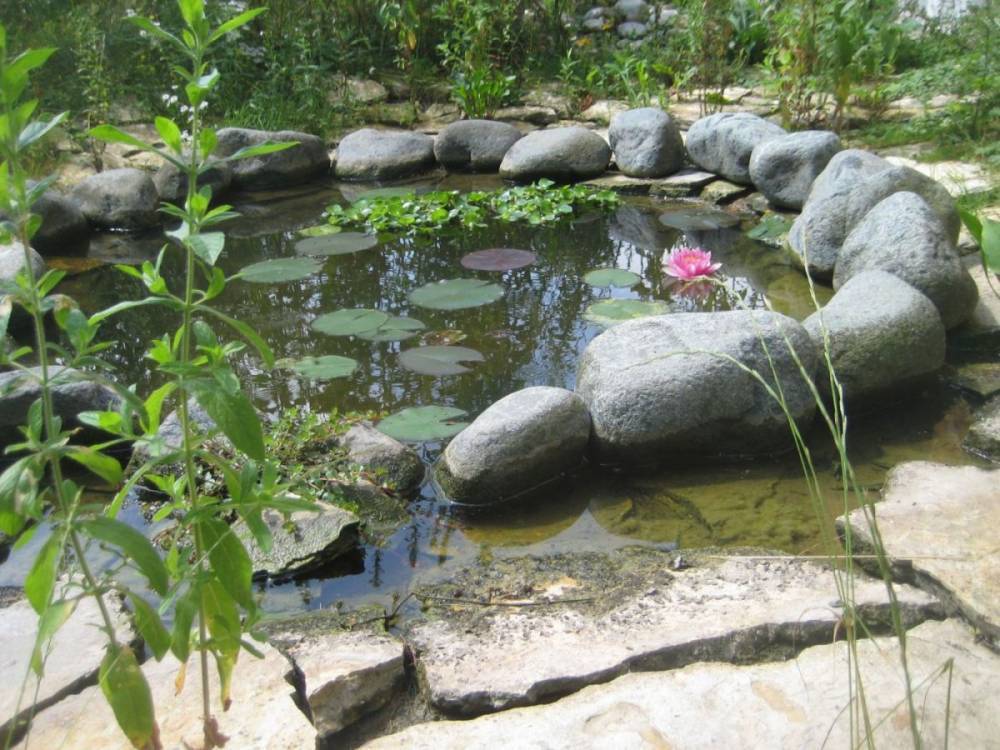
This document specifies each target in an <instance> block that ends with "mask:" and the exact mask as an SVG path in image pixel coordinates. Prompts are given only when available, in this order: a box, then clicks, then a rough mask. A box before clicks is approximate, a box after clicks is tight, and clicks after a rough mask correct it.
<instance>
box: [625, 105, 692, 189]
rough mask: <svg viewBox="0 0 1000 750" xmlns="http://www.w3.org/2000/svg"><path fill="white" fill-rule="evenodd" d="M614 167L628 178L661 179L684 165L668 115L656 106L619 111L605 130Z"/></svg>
mask: <svg viewBox="0 0 1000 750" xmlns="http://www.w3.org/2000/svg"><path fill="white" fill-rule="evenodd" d="M608 139H609V141H610V143H611V150H612V151H613V152H614V154H615V163H617V164H618V168H619V169H620V170H621V171H622V172H623V173H624V174H626V175H629V176H630V177H665V176H667V175H670V174H673V173H674V172H676V171H677V170H679V169H680V168H681V167H683V166H684V155H685V152H684V142H683V141H682V140H681V133H680V130H678V128H677V124H676V123H675V122H674V121H673V120H672V119H670V115H668V114H667V113H666V112H664V111H663V110H662V109H658V108H656V107H643V108H641V109H630V110H629V111H628V112H620V113H618V114H616V115H614V117H612V118H611V127H610V128H609V129H608Z"/></svg>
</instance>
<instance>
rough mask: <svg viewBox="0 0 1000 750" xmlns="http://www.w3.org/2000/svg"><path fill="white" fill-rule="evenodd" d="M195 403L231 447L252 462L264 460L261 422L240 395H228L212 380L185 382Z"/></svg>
mask: <svg viewBox="0 0 1000 750" xmlns="http://www.w3.org/2000/svg"><path fill="white" fill-rule="evenodd" d="M187 387H188V389H189V390H190V391H191V393H193V394H194V397H195V400H196V401H197V402H198V405H199V406H201V408H202V409H204V410H205V411H206V412H208V416H210V417H211V418H212V421H213V422H215V424H216V425H217V426H218V428H219V429H220V430H222V432H223V434H225V436H226V437H227V438H229V439H230V440H231V441H232V443H233V445H235V446H236V447H237V448H238V449H239V450H241V451H243V452H244V453H245V454H247V455H248V456H249V457H250V458H252V459H254V460H255V461H263V460H264V432H263V430H262V429H261V426H260V419H259V418H258V417H257V412H256V411H254V408H253V404H251V403H250V399H248V398H247V397H246V396H245V395H244V394H243V392H242V391H237V392H236V393H230V392H228V391H226V390H225V389H224V388H222V386H220V385H219V384H218V383H217V382H216V381H215V380H208V379H199V380H190V381H187Z"/></svg>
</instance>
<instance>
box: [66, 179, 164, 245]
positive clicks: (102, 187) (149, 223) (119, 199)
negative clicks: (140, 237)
mask: <svg viewBox="0 0 1000 750" xmlns="http://www.w3.org/2000/svg"><path fill="white" fill-rule="evenodd" d="M71 196H72V199H73V201H75V202H76V204H77V205H78V206H79V207H80V211H81V213H83V215H84V216H85V217H86V218H87V221H88V222H90V224H91V226H94V227H96V228H98V229H125V230H130V231H137V230H141V229H150V228H152V227H157V226H159V225H160V214H159V212H158V210H157V209H159V207H160V196H159V194H158V193H157V192H156V185H154V184H153V180H152V178H151V177H150V176H149V175H148V174H147V173H145V172H143V171H142V170H139V169H129V168H124V169H110V170H108V171H106V172H98V173H97V174H95V175H91V176H90V177H87V178H86V179H84V180H83V181H82V182H79V183H77V184H76V186H75V187H74V188H73V192H72V193H71Z"/></svg>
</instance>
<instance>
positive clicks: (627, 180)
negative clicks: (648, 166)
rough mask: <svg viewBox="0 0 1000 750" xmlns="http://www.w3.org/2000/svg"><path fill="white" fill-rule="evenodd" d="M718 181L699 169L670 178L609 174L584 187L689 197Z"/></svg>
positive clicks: (593, 180) (682, 171)
mask: <svg viewBox="0 0 1000 750" xmlns="http://www.w3.org/2000/svg"><path fill="white" fill-rule="evenodd" d="M716 179H718V178H717V177H716V176H715V175H714V174H712V173H711V172H703V171H701V170H699V169H682V170H681V171H680V172H677V173H676V174H672V175H670V176H669V177H629V176H628V175H624V174H621V173H609V174H605V175H602V176H601V177H596V178H594V179H592V180H587V181H586V182H584V183H583V184H584V185H589V186H590V187H595V188H600V189H602V190H616V191H618V192H620V193H634V194H645V193H653V194H655V195H669V196H687V195H692V194H694V193H696V192H698V190H699V189H701V188H702V187H704V186H705V185H707V184H708V183H710V182H712V181H713V180H716Z"/></svg>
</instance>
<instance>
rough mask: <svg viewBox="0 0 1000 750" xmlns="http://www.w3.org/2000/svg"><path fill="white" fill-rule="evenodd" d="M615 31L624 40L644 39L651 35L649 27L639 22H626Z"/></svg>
mask: <svg viewBox="0 0 1000 750" xmlns="http://www.w3.org/2000/svg"><path fill="white" fill-rule="evenodd" d="M615 31H616V32H618V36H620V37H621V38H622V39H642V38H643V37H644V36H646V34H648V33H649V27H648V26H646V24H644V23H639V22H638V21H626V22H625V23H620V24H618V28H616V29H615Z"/></svg>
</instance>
